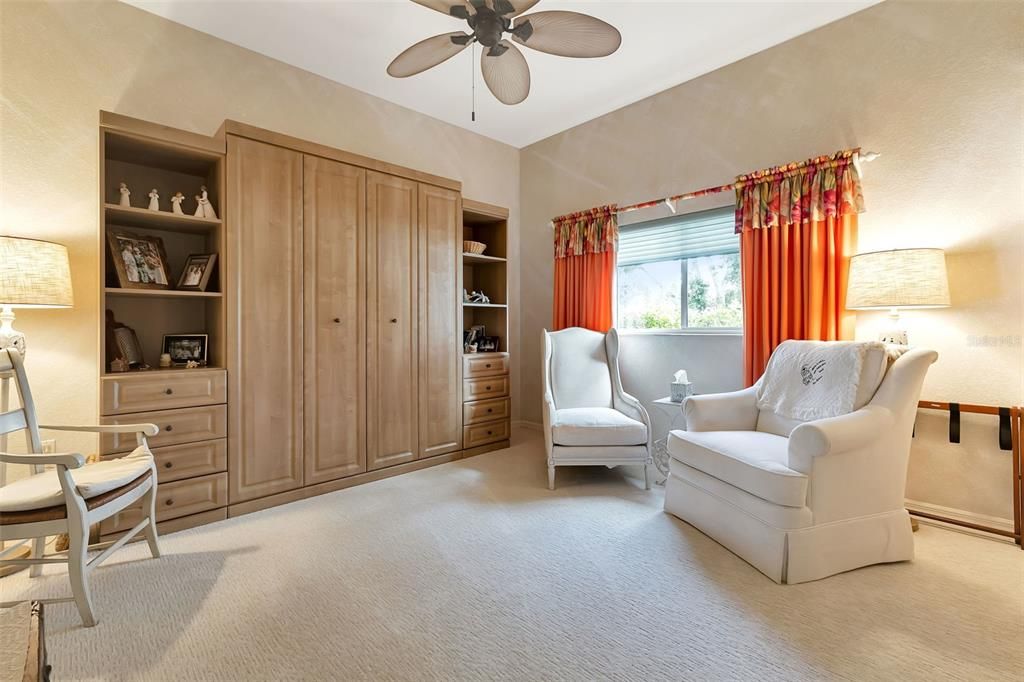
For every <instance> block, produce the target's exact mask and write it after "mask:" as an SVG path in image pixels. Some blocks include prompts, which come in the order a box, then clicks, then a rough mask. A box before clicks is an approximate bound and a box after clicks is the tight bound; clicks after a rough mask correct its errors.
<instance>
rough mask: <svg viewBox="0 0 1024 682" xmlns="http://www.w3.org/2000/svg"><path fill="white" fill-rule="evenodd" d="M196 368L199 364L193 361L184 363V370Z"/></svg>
mask: <svg viewBox="0 0 1024 682" xmlns="http://www.w3.org/2000/svg"><path fill="white" fill-rule="evenodd" d="M198 367H199V363H198V362H196V361H195V360H189V361H188V362H186V363H185V369H197V368H198Z"/></svg>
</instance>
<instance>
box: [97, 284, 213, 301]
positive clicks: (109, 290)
mask: <svg viewBox="0 0 1024 682" xmlns="http://www.w3.org/2000/svg"><path fill="white" fill-rule="evenodd" d="M103 291H104V293H106V294H107V296H142V297H150V298H222V297H223V294H222V293H220V292H219V291H179V290H177V289H122V288H121V287H106V288H104V289H103Z"/></svg>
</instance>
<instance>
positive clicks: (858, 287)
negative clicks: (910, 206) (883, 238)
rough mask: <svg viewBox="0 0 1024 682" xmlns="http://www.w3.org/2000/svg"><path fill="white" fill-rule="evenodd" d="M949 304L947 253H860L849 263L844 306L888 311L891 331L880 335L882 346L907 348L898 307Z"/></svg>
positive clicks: (933, 250)
mask: <svg viewBox="0 0 1024 682" xmlns="http://www.w3.org/2000/svg"><path fill="white" fill-rule="evenodd" d="M948 305H949V280H948V279H947V277H946V254H945V252H944V251H943V250H942V249H897V250H893V251H874V252H872V253H861V254H858V255H856V256H854V257H853V258H852V259H851V260H850V280H849V283H848V285H847V289H846V307H847V308H849V309H850V310H882V309H885V308H888V309H889V310H890V311H891V312H890V313H889V319H890V320H891V321H892V329H889V330H886V331H883V332H882V333H881V334H879V337H878V340H879V341H882V342H883V343H893V344H898V345H902V346H905V345H907V332H906V330H905V329H901V328H900V327H899V320H900V313H899V309H900V308H944V307H946V306H948Z"/></svg>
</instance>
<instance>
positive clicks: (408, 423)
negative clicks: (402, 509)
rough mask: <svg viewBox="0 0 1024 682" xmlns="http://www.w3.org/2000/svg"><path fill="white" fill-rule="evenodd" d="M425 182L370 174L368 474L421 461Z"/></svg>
mask: <svg viewBox="0 0 1024 682" xmlns="http://www.w3.org/2000/svg"><path fill="white" fill-rule="evenodd" d="M417 189H418V186H417V183H415V182H413V181H411V180H405V179H402V178H397V177H394V176H390V175H385V174H383V173H375V172H367V174H366V216H367V219H366V234H367V246H368V251H367V253H368V258H367V266H368V268H367V269H368V278H367V307H366V324H367V361H366V370H367V371H366V388H367V390H366V393H367V401H366V402H367V405H366V408H367V433H366V439H367V468H368V469H371V470H372V469H380V468H382V467H386V466H391V465H394V464H401V463H402V462H409V461H411V460H414V459H416V453H417V451H418V447H419V431H418V428H417V415H418V412H419V408H418V405H417V401H418V400H419V392H418V390H417V372H416V364H417V353H416V347H417V339H418V332H417V322H418V319H417V299H418V297H417V295H416V287H417V284H418V279H417V273H416V271H417V266H418V263H419V257H418V254H417V248H418V244H417V222H418V215H417V211H416V203H417Z"/></svg>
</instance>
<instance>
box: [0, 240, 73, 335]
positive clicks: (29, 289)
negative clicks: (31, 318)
mask: <svg viewBox="0 0 1024 682" xmlns="http://www.w3.org/2000/svg"><path fill="white" fill-rule="evenodd" d="M73 304H74V297H73V295H72V291H71V265H70V263H69V261H68V250H67V248H65V247H64V246H63V245H62V244H55V243H53V242H45V241H41V240H39V239H26V238H23V237H7V236H0V306H2V310H0V349H2V348H8V347H10V346H13V347H15V348H17V349H18V352H19V353H21V354H22V355H25V345H26V344H25V335H24V334H22V333H21V332H19V331H17V330H16V329H14V308H70V307H71V306H72V305H73Z"/></svg>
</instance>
